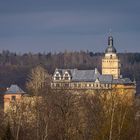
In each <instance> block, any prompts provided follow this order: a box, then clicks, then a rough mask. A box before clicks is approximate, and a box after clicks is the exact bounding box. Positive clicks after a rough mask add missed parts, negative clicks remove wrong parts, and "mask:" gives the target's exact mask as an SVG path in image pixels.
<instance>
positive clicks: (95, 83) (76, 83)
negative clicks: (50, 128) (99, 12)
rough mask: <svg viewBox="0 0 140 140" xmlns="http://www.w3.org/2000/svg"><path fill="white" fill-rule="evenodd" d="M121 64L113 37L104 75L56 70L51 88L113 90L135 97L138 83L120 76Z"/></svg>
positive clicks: (107, 50) (106, 55)
mask: <svg viewBox="0 0 140 140" xmlns="http://www.w3.org/2000/svg"><path fill="white" fill-rule="evenodd" d="M120 70H121V64H120V59H119V58H118V55H117V51H116V49H115V47H114V45H113V37H112V36H109V37H108V47H107V48H106V50H105V55H104V57H103V59H102V73H100V72H99V71H98V70H97V69H96V68H95V69H94V70H78V69H56V70H55V72H54V74H53V77H52V83H51V86H52V88H53V89H62V88H64V89H70V90H71V89H73V90H83V89H84V90H90V91H95V90H97V89H98V90H112V91H115V92H116V93H121V94H128V95H129V96H130V97H134V96H135V92H136V83H135V81H132V80H131V79H130V78H124V77H123V76H121V74H120Z"/></svg>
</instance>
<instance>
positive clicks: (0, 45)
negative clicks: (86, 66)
mask: <svg viewBox="0 0 140 140" xmlns="http://www.w3.org/2000/svg"><path fill="white" fill-rule="evenodd" d="M109 29H112V35H113V37H114V45H115V47H116V49H117V50H118V52H124V51H127V52H140V0H0V51H1V50H3V49H5V50H6V49H8V50H10V51H13V52H15V51H16V52H21V53H23V52H44V51H45V52H49V51H52V52H59V51H65V50H70V51H80V50H89V51H93V52H103V51H104V50H105V48H106V47H107V37H108V35H109Z"/></svg>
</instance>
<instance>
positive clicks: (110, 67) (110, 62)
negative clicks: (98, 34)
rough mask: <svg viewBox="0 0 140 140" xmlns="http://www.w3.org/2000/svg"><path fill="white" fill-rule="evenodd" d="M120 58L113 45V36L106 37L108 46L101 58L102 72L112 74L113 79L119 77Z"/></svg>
mask: <svg viewBox="0 0 140 140" xmlns="http://www.w3.org/2000/svg"><path fill="white" fill-rule="evenodd" d="M120 68H121V64H120V59H119V58H118V56H117V51H116V49H115V47H114V45H113V37H112V36H109V37H108V47H107V48H106V50H105V56H104V58H103V59H102V74H103V75H113V78H114V79H119V78H120Z"/></svg>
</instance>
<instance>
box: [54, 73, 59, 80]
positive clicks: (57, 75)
mask: <svg viewBox="0 0 140 140" xmlns="http://www.w3.org/2000/svg"><path fill="white" fill-rule="evenodd" d="M54 80H61V75H60V73H59V72H58V71H57V72H56V73H55V74H54Z"/></svg>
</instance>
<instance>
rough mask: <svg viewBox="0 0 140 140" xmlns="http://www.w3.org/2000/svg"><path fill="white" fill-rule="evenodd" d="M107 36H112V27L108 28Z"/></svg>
mask: <svg viewBox="0 0 140 140" xmlns="http://www.w3.org/2000/svg"><path fill="white" fill-rule="evenodd" d="M109 36H112V29H111V28H109Z"/></svg>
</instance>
